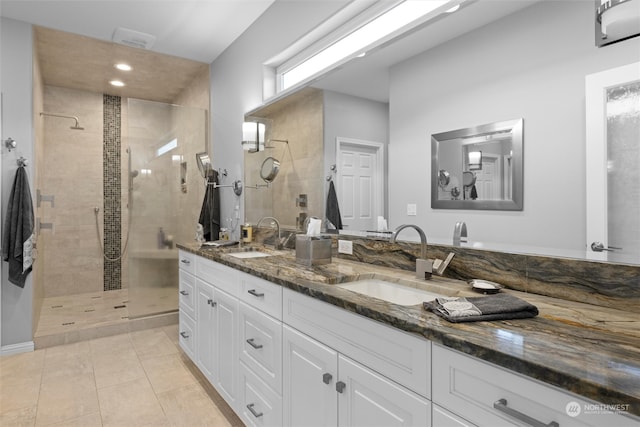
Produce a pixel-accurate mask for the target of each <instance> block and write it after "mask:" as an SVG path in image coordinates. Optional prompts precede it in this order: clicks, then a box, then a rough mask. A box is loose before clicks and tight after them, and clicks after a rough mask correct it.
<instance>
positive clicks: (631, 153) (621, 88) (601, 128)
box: [586, 63, 640, 264]
mask: <svg viewBox="0 0 640 427" xmlns="http://www.w3.org/2000/svg"><path fill="white" fill-rule="evenodd" d="M586 81H587V87H586V109H587V246H588V253H590V257H591V258H595V259H602V260H608V261H614V262H630V263H633V264H637V263H640V167H639V166H638V165H640V146H639V145H638V141H640V63H634V64H630V65H627V66H623V67H618V68H614V69H612V70H607V71H604V72H601V73H597V74H592V75H590V76H587V80H586Z"/></svg>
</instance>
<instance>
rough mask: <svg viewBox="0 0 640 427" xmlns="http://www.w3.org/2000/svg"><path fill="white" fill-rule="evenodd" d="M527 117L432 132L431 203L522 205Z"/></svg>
mask: <svg viewBox="0 0 640 427" xmlns="http://www.w3.org/2000/svg"><path fill="white" fill-rule="evenodd" d="M522 128H523V119H518V120H508V121H503V122H495V123H489V124H486V125H482V126H476V127H473V128H465V129H458V130H454V131H450V132H443V133H437V134H433V135H431V154H432V157H431V161H432V169H431V170H432V171H433V178H432V180H431V182H432V186H431V207H432V208H434V209H482V210H522V198H523V179H522V146H523V135H522V130H523V129H522Z"/></svg>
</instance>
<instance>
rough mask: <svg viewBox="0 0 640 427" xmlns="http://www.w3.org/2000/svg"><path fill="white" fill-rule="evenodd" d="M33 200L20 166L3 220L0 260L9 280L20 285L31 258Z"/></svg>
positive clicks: (24, 173) (27, 273)
mask: <svg viewBox="0 0 640 427" xmlns="http://www.w3.org/2000/svg"><path fill="white" fill-rule="evenodd" d="M33 223H34V219H33V201H32V200H31V191H30V190H29V180H28V179H27V172H26V171H25V170H24V166H20V167H19V168H18V170H17V172H16V177H15V179H14V181H13V187H12V188H11V194H10V195H9V203H8V205H7V216H6V217H5V220H4V235H3V239H2V259H3V260H4V261H8V262H9V281H10V282H11V283H13V284H14V285H17V286H20V287H21V288H24V284H25V280H26V279H27V276H28V275H29V273H30V272H31V268H32V264H33V258H32V252H33Z"/></svg>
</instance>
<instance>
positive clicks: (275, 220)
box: [256, 216, 282, 250]
mask: <svg viewBox="0 0 640 427" xmlns="http://www.w3.org/2000/svg"><path fill="white" fill-rule="evenodd" d="M265 219H270V220H271V221H273V222H274V223H275V224H276V230H277V231H278V240H276V244H275V245H274V247H275V249H276V250H280V249H282V238H281V237H280V223H279V222H278V220H277V219H275V218H274V217H272V216H263V217H262V218H260V220H259V221H258V223H257V224H256V228H258V227H260V223H261V222H262V221H263V220H265Z"/></svg>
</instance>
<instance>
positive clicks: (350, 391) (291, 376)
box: [283, 289, 431, 426]
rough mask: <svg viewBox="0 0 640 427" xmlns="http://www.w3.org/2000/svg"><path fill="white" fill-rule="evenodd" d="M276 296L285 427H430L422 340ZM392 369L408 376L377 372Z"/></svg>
mask: <svg viewBox="0 0 640 427" xmlns="http://www.w3.org/2000/svg"><path fill="white" fill-rule="evenodd" d="M283 297H284V298H283V321H284V323H285V325H284V333H283V335H284V338H283V342H284V356H283V365H284V381H283V382H284V386H283V422H284V425H286V426H298V425H319V426H327V425H341V426H352V425H385V426H394V425H403V426H407V425H420V426H430V425H431V403H430V402H429V400H428V399H427V398H426V397H425V395H426V394H428V392H429V387H426V385H427V381H428V379H427V377H428V369H427V366H428V365H427V363H428V358H429V343H428V342H427V341H425V340H421V339H418V338H414V337H411V336H409V335H407V334H404V333H403V332H400V331H397V330H392V329H390V328H389V329H387V327H386V326H385V325H382V324H379V323H377V322H374V321H371V320H368V319H365V318H362V317H361V316H357V315H355V314H352V313H348V312H346V311H344V310H341V309H337V308H335V307H333V306H331V305H329V304H326V303H323V302H320V301H317V300H314V299H312V298H310V297H307V296H304V295H302V294H299V293H296V292H292V291H290V290H288V289H284V290H283ZM354 357H358V358H359V359H358V361H356V360H354ZM372 365H374V366H375V370H374V369H372ZM398 371H404V373H405V374H406V373H407V372H412V373H413V374H412V375H409V376H407V375H395V376H386V375H382V374H381V372H383V373H384V372H392V373H397V372H398ZM392 375H393V374H392ZM409 377H410V378H409ZM390 378H392V379H393V380H392V379H390ZM398 379H399V380H400V381H404V382H405V384H404V385H401V384H398V382H396V380H398ZM406 384H409V385H410V386H411V387H412V388H413V390H411V389H408V388H407V386H406ZM416 389H417V390H420V391H421V392H422V393H421V394H422V395H421V394H418V393H416Z"/></svg>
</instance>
